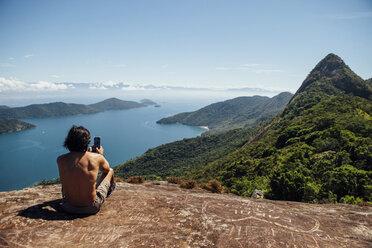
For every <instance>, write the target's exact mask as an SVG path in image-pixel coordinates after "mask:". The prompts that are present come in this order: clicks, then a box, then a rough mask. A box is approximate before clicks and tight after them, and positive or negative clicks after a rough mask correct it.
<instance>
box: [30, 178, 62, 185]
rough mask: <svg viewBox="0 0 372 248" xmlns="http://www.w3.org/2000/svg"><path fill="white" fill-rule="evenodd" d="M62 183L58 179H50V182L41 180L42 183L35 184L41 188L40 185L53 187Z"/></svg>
mask: <svg viewBox="0 0 372 248" xmlns="http://www.w3.org/2000/svg"><path fill="white" fill-rule="evenodd" d="M60 183H61V181H60V180H59V178H56V179H49V180H41V181H40V182H37V183H35V185H34V186H40V185H43V186H45V185H53V184H60Z"/></svg>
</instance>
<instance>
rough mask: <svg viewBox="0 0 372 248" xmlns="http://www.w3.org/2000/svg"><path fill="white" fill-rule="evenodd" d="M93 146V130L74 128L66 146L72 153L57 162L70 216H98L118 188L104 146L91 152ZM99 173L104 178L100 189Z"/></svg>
mask: <svg viewBox="0 0 372 248" xmlns="http://www.w3.org/2000/svg"><path fill="white" fill-rule="evenodd" d="M89 143H90V133H89V131H88V130H87V129H85V128H84V127H82V126H80V127H77V126H73V127H72V128H71V129H70V131H69V133H68V135H67V137H66V140H65V143H64V147H66V148H67V149H68V150H69V151H70V152H69V153H66V154H63V155H61V156H59V157H58V159H57V163H58V169H59V176H60V180H61V183H62V195H63V200H64V201H63V204H62V207H63V209H64V210H65V211H67V212H70V213H75V214H95V213H97V212H98V211H99V210H100V208H101V205H102V204H103V202H104V201H105V199H106V197H107V194H108V192H109V190H113V189H114V184H115V183H114V171H113V169H112V168H110V165H109V163H108V162H107V160H106V159H105V158H104V157H103V148H102V146H100V147H99V148H97V149H96V148H93V147H90V148H89V149H88V146H89ZM93 149H94V150H95V152H92V151H93ZM98 170H100V171H101V172H102V176H101V179H100V181H99V184H98V185H97V186H96V180H97V176H98ZM110 193H111V192H110Z"/></svg>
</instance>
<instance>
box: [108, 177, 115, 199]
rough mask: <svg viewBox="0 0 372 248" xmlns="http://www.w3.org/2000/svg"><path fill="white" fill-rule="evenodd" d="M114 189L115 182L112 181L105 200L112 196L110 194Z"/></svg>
mask: <svg viewBox="0 0 372 248" xmlns="http://www.w3.org/2000/svg"><path fill="white" fill-rule="evenodd" d="M115 189H116V182H115V180H112V183H111V186H110V188H109V190H108V192H107V196H106V198H108V197H109V196H110V195H111V194H112V192H114V190H115Z"/></svg>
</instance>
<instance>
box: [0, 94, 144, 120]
mask: <svg viewBox="0 0 372 248" xmlns="http://www.w3.org/2000/svg"><path fill="white" fill-rule="evenodd" d="M147 105H149V104H148V100H147V103H138V102H133V101H123V100H120V99H117V98H110V99H106V100H104V101H101V102H98V103H95V104H90V105H84V104H74V103H64V102H54V103H46V104H32V105H28V106H25V107H17V108H0V118H41V117H51V116H68V115H78V114H94V113H99V112H103V111H105V110H120V109H131V108H139V107H145V106H147Z"/></svg>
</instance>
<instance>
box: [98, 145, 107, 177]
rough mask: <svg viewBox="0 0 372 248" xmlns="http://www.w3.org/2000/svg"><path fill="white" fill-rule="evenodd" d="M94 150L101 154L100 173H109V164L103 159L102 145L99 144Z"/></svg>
mask: <svg viewBox="0 0 372 248" xmlns="http://www.w3.org/2000/svg"><path fill="white" fill-rule="evenodd" d="M96 151H97V153H98V154H100V155H102V156H100V161H99V170H100V171H101V172H102V173H109V171H110V164H109V162H108V161H107V160H106V159H105V157H104V156H103V152H104V150H103V147H102V146H100V147H99V148H96Z"/></svg>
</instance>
